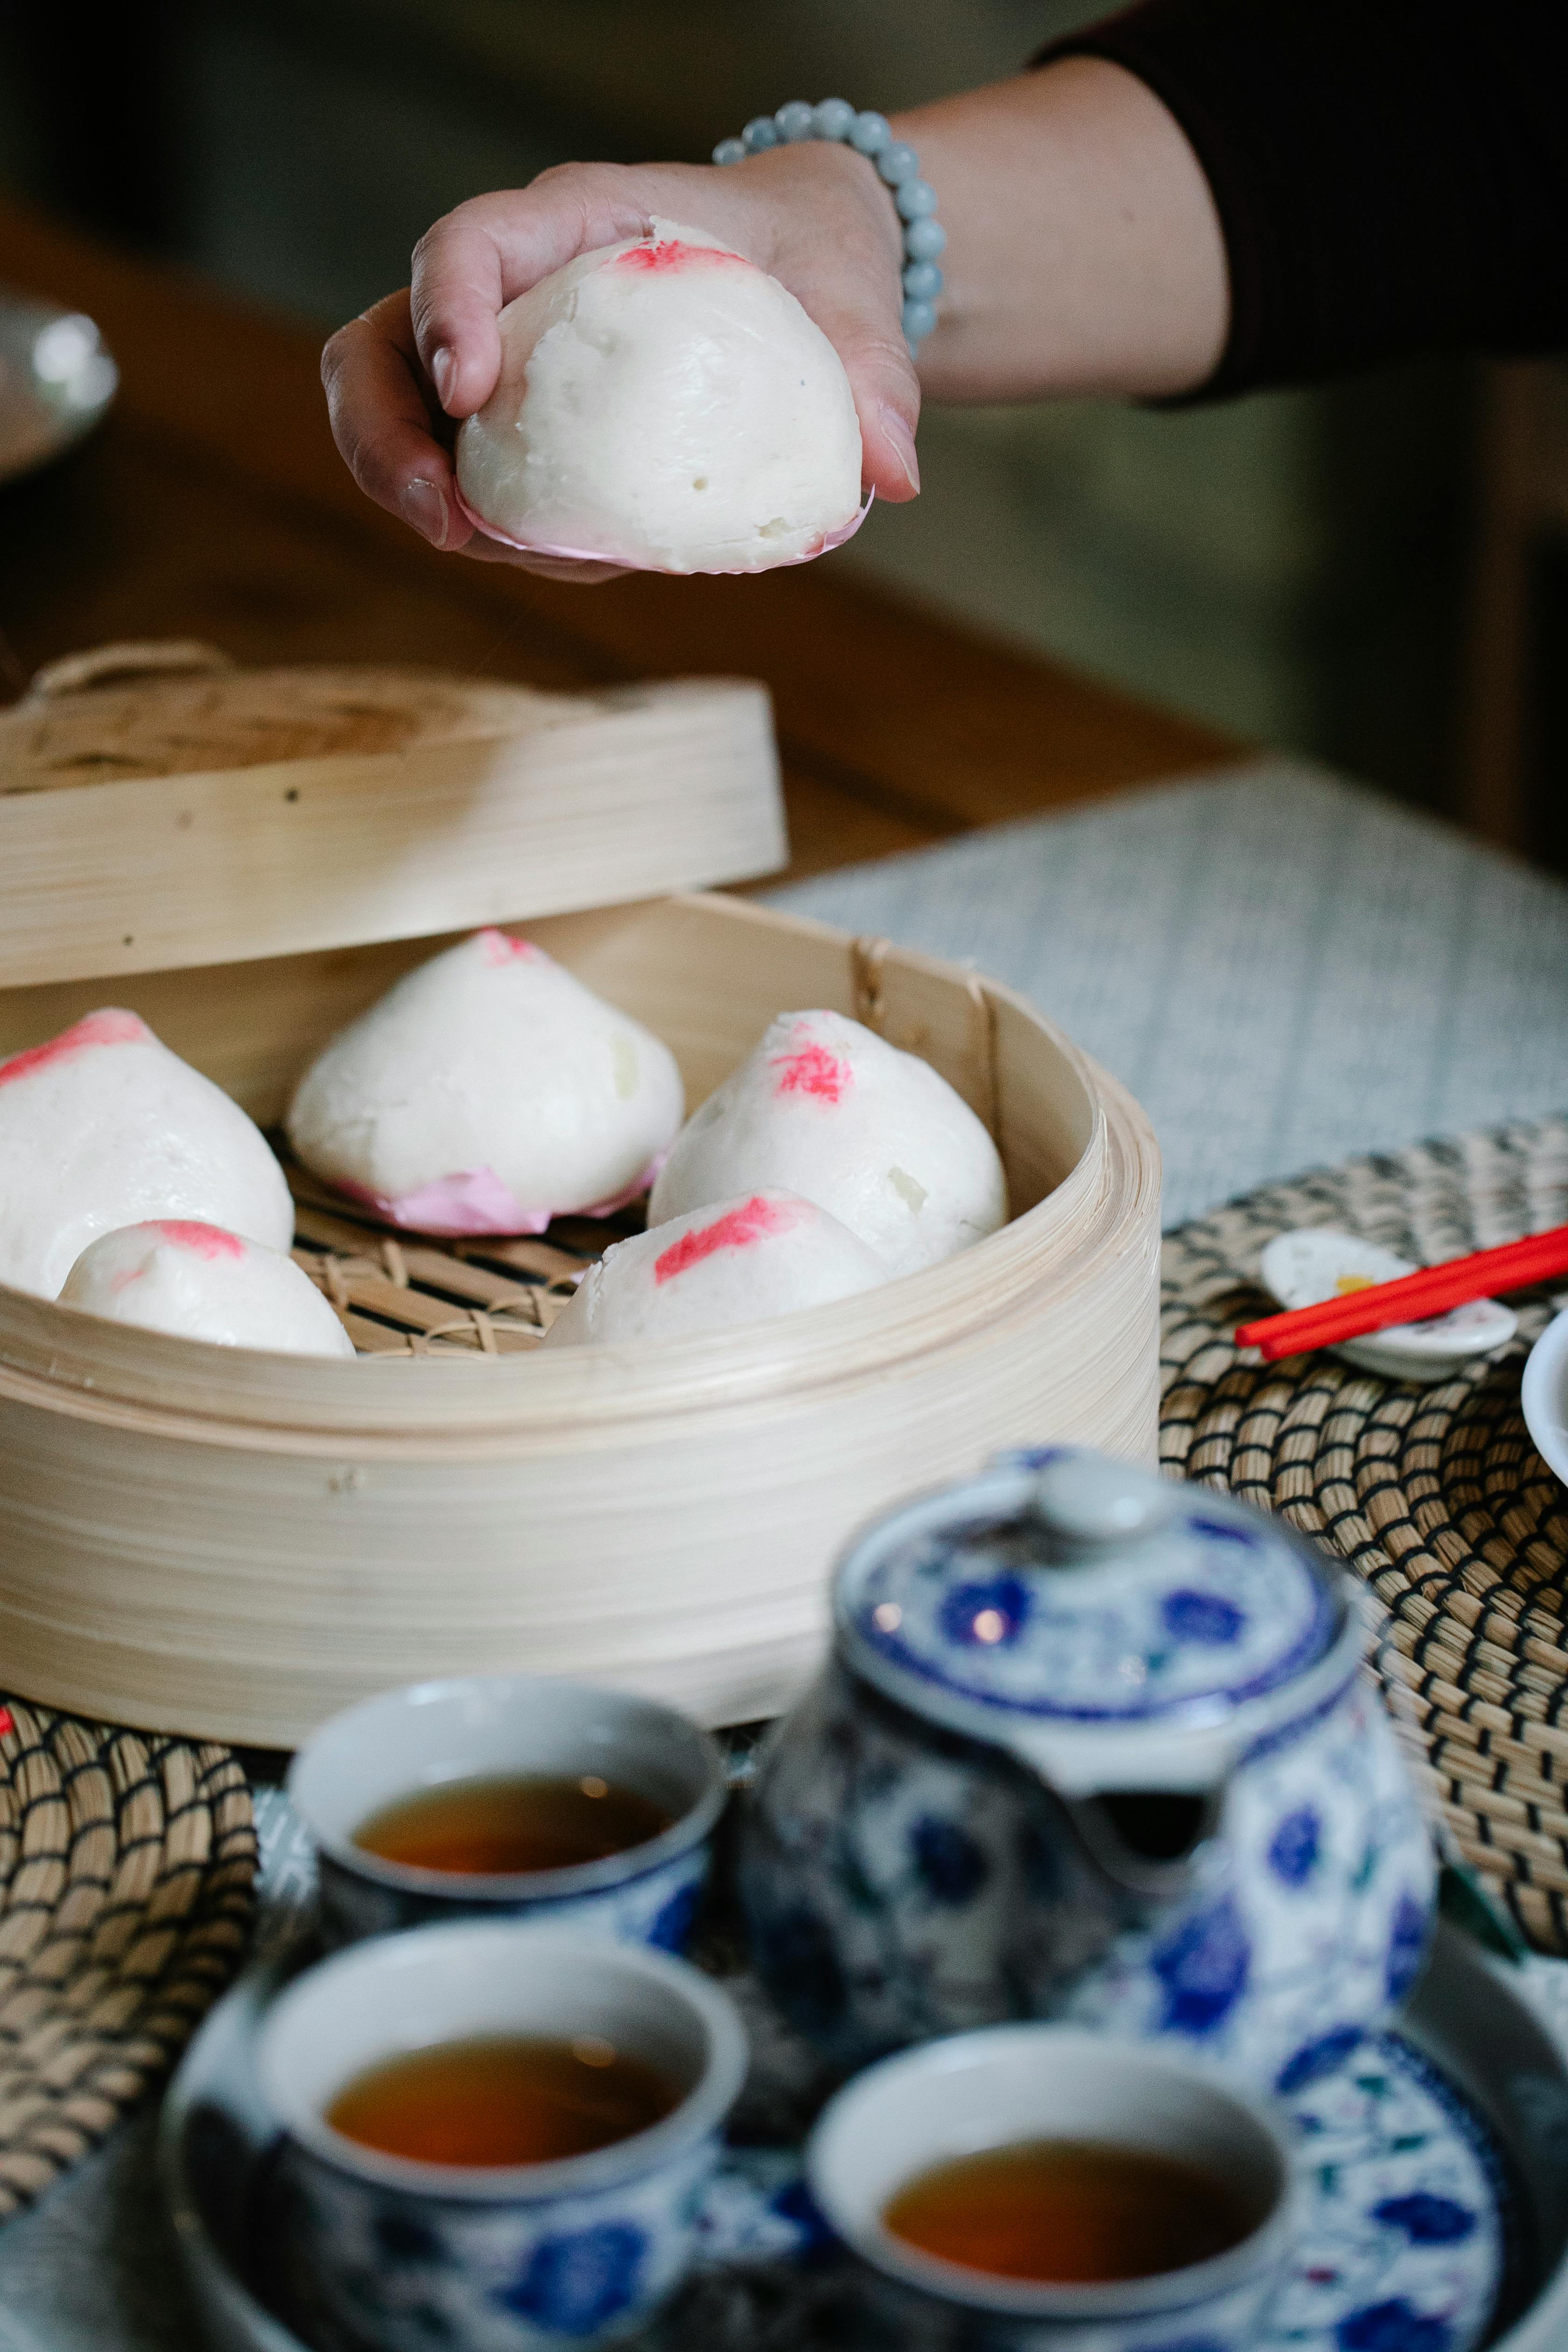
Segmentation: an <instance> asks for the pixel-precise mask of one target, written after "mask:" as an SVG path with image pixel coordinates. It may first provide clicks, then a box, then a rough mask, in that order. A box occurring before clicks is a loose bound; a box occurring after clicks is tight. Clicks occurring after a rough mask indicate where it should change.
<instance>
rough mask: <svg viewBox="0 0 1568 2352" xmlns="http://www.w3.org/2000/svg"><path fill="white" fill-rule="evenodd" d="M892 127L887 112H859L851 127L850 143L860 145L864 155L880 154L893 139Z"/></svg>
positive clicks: (852, 145) (859, 147)
mask: <svg viewBox="0 0 1568 2352" xmlns="http://www.w3.org/2000/svg"><path fill="white" fill-rule="evenodd" d="M892 136H893V133H892V129H891V126H890V125H889V121H888V118H887V116H886V115H885V114H858V115H857V116H856V117H855V120H854V121H853V123H852V124H851V125H850V129H849V144H850V145H851V147H858V149H859V151H860V152H861V154H862V155H879V154H880V153H881V152H882V150H883V148H884V147H886V146H888V145H889V144H890V143H891V141H892Z"/></svg>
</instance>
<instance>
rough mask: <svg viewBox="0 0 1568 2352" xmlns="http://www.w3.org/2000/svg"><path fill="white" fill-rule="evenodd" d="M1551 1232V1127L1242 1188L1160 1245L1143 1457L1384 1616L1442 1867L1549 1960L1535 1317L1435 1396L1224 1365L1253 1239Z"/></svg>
mask: <svg viewBox="0 0 1568 2352" xmlns="http://www.w3.org/2000/svg"><path fill="white" fill-rule="evenodd" d="M1565 1221H1568V1118H1552V1119H1545V1120H1541V1121H1537V1122H1532V1123H1531V1124H1521V1125H1516V1126H1511V1127H1505V1128H1500V1129H1494V1130H1489V1131H1487V1132H1483V1133H1477V1134H1470V1135H1464V1136H1460V1137H1458V1138H1457V1139H1452V1140H1450V1141H1447V1142H1438V1143H1429V1144H1424V1145H1420V1146H1418V1147H1416V1148H1415V1149H1413V1150H1408V1151H1401V1152H1396V1153H1390V1154H1386V1155H1380V1156H1378V1157H1376V1158H1369V1159H1363V1160H1351V1161H1348V1162H1347V1163H1346V1164H1345V1165H1344V1166H1343V1167H1342V1168H1337V1169H1328V1170H1323V1171H1318V1172H1316V1173H1313V1174H1311V1175H1308V1176H1304V1177H1301V1178H1300V1179H1298V1180H1297V1181H1293V1182H1291V1183H1287V1184H1273V1185H1267V1186H1264V1187H1263V1188H1262V1189H1260V1190H1259V1191H1258V1192H1252V1193H1249V1194H1247V1196H1246V1197H1245V1198H1244V1199H1242V1200H1239V1201H1237V1202H1233V1203H1231V1205H1230V1206H1229V1207H1227V1208H1225V1209H1222V1210H1220V1211H1219V1212H1218V1213H1216V1214H1215V1215H1213V1216H1210V1217H1205V1218H1203V1219H1200V1220H1199V1221H1198V1222H1196V1223H1193V1224H1189V1225H1185V1226H1184V1227H1183V1228H1182V1229H1181V1230H1180V1232H1178V1233H1175V1234H1172V1235H1170V1236H1169V1237H1168V1239H1167V1242H1166V1246H1165V1271H1164V1313H1163V1339H1162V1345H1161V1377H1162V1386H1163V1407H1162V1419H1161V1437H1160V1444H1161V1456H1162V1460H1163V1463H1164V1464H1165V1465H1166V1466H1167V1467H1168V1468H1169V1469H1171V1470H1173V1471H1174V1472H1176V1473H1178V1474H1180V1475H1183V1476H1184V1477H1188V1478H1197V1479H1200V1480H1203V1481H1205V1482H1206V1483H1207V1484H1209V1485H1212V1486H1221V1487H1226V1488H1228V1489H1229V1491H1230V1492H1231V1493H1233V1494H1236V1495H1238V1496H1242V1497H1243V1498H1244V1499H1246V1500H1247V1501H1249V1502H1253V1503H1256V1504H1258V1506H1259V1507H1261V1508H1263V1509H1265V1510H1273V1511H1278V1512H1279V1513H1280V1514H1281V1515H1282V1516H1283V1517H1286V1518H1288V1519H1289V1520H1291V1521H1292V1522H1293V1523H1294V1525H1295V1526H1297V1527H1299V1528H1301V1529H1302V1530H1303V1531H1304V1532H1305V1533H1306V1534H1308V1535H1310V1536H1312V1537H1315V1538H1317V1539H1318V1540H1319V1541H1320V1542H1321V1543H1323V1544H1325V1545H1327V1546H1328V1547H1329V1549H1331V1550H1333V1551H1335V1552H1337V1553H1338V1554H1339V1555H1340V1556H1341V1558H1342V1559H1345V1560H1347V1561H1348V1562H1349V1564H1350V1565H1351V1566H1352V1568H1353V1569H1354V1570H1355V1571H1356V1573H1357V1574H1358V1575H1359V1576H1361V1577H1362V1578H1363V1580H1364V1581H1365V1583H1366V1584H1367V1585H1368V1587H1369V1588H1370V1590H1371V1591H1372V1592H1373V1594H1374V1595H1375V1596H1376V1599H1377V1601H1379V1602H1381V1603H1382V1607H1383V1610H1384V1612H1386V1615H1385V1617H1384V1621H1383V1627H1382V1635H1381V1639H1380V1641H1379V1644H1378V1664H1379V1670H1380V1672H1381V1674H1382V1676H1383V1679H1384V1686H1385V1689H1386V1690H1387V1692H1388V1695H1389V1697H1390V1699H1391V1701H1392V1702H1393V1703H1394V1710H1395V1714H1396V1716H1398V1717H1401V1718H1402V1719H1403V1720H1404V1721H1405V1722H1406V1723H1407V1724H1409V1725H1412V1726H1413V1727H1414V1728H1415V1732H1416V1734H1417V1735H1418V1740H1419V1752H1420V1754H1421V1757H1422V1759H1423V1761H1424V1763H1425V1765H1426V1769H1427V1773H1428V1776H1429V1785H1430V1786H1431V1788H1432V1790H1433V1792H1434V1794H1435V1795H1436V1799H1437V1801H1438V1803H1439V1804H1440V1807H1441V1811H1442V1817H1443V1820H1444V1822H1445V1824H1446V1826H1447V1831H1448V1832H1449V1834H1450V1835H1451V1837H1452V1840H1453V1843H1454V1845H1455V1846H1456V1848H1457V1849H1458V1853H1459V1854H1460V1855H1461V1857H1462V1858H1463V1859H1464V1860H1465V1861H1466V1862H1467V1863H1468V1864H1470V1865H1471V1866H1472V1867H1473V1868H1474V1869H1475V1870H1476V1871H1477V1872H1478V1873H1479V1874H1480V1876H1481V1877H1482V1879H1483V1880H1484V1882H1485V1884H1486V1885H1487V1886H1488V1887H1489V1890H1490V1891H1492V1892H1493V1893H1494V1894H1496V1895H1498V1896H1499V1897H1500V1899H1501V1900H1502V1901H1503V1902H1504V1903H1505V1904H1506V1905H1507V1906H1508V1908H1509V1909H1510V1912H1511V1913H1512V1915H1513V1916H1514V1918H1515V1920H1516V1921H1517V1922H1518V1925H1519V1927H1521V1930H1522V1931H1523V1933H1524V1935H1525V1936H1526V1937H1528V1938H1529V1940H1530V1941H1531V1943H1532V1944H1534V1945H1535V1947H1536V1948H1538V1949H1539V1950H1542V1951H1545V1952H1555V1953H1568V1623H1565V1622H1564V1620H1565V1615H1568V1493H1565V1492H1564V1489H1563V1486H1561V1485H1560V1484H1559V1483H1558V1481H1557V1480H1556V1479H1555V1478H1554V1477H1553V1476H1552V1473H1551V1472H1550V1470H1548V1468H1547V1467H1546V1465H1545V1464H1544V1463H1543V1462H1542V1460H1541V1458H1540V1456H1539V1455H1538V1454H1536V1452H1535V1449H1534V1447H1533V1446H1532V1445H1531V1442H1530V1438H1529V1436H1528V1433H1526V1430H1525V1427H1524V1423H1523V1419H1522V1417H1521V1412H1520V1403H1519V1384H1520V1372H1521V1366H1522V1363H1523V1360H1524V1357H1525V1354H1526V1353H1527V1351H1528V1349H1529V1348H1530V1346H1531V1342H1532V1341H1533V1340H1534V1339H1536V1338H1538V1337H1539V1335H1540V1333H1541V1331H1542V1328H1544V1326H1545V1324H1546V1322H1547V1321H1548V1319H1549V1318H1550V1316H1551V1314H1552V1311H1553V1310H1552V1302H1551V1300H1550V1298H1549V1297H1548V1296H1547V1295H1546V1293H1544V1292H1542V1291H1537V1292H1533V1293H1526V1294H1524V1295H1523V1296H1522V1297H1521V1298H1517V1299H1514V1300H1512V1301H1511V1302H1510V1303H1511V1304H1513V1305H1514V1306H1515V1307H1517V1308H1518V1310H1519V1318H1520V1331H1519V1336H1518V1338H1517V1339H1516V1340H1515V1341H1514V1342H1513V1343H1512V1344H1511V1345H1510V1347H1509V1348H1507V1349H1504V1350H1503V1351H1502V1352H1501V1353H1500V1354H1499V1355H1497V1356H1494V1357H1490V1358H1488V1359H1486V1360H1484V1361H1482V1362H1480V1363H1478V1364H1476V1365H1475V1366H1473V1367H1472V1368H1471V1369H1470V1370H1468V1371H1467V1372H1465V1373H1463V1374H1462V1375H1461V1376H1460V1377H1459V1378H1458V1379H1457V1380H1454V1381H1448V1382H1447V1383H1446V1384H1445V1385H1443V1386H1442V1387H1440V1388H1424V1389H1421V1388H1415V1387H1411V1386H1408V1385H1406V1384H1405V1383H1404V1382H1398V1381H1384V1380H1381V1379H1379V1378H1378V1377H1377V1376H1376V1375H1375V1374H1372V1373H1367V1372H1361V1371H1358V1370H1354V1369H1353V1368H1352V1366H1350V1365H1348V1364H1343V1363H1342V1362H1341V1361H1340V1360H1338V1358H1336V1357H1334V1356H1331V1355H1328V1354H1316V1355H1311V1356H1304V1357H1292V1358H1289V1359H1288V1360H1285V1361H1284V1362H1282V1363H1279V1364H1271V1365H1261V1364H1258V1362H1256V1361H1255V1360H1243V1359H1242V1358H1241V1357H1240V1356H1239V1355H1238V1353H1237V1349H1236V1348H1235V1346H1234V1345H1233V1343H1232V1341H1231V1338H1230V1332H1231V1328H1232V1327H1233V1326H1234V1325H1236V1324H1237V1323H1239V1322H1244V1321H1246V1320H1247V1318H1249V1317H1251V1316H1254V1315H1257V1314H1258V1313H1259V1312H1266V1311H1268V1303H1269V1302H1268V1301H1267V1299H1266V1297H1265V1295H1264V1294H1263V1293H1262V1292H1261V1291H1260V1289H1259V1287H1258V1258H1259V1255H1260V1253H1261V1250H1262V1248H1263V1245H1264V1244H1265V1243H1266V1242H1267V1241H1268V1240H1269V1239H1270V1238H1271V1237H1272V1236H1273V1235H1274V1234H1277V1233H1281V1232H1284V1231H1286V1230H1287V1229H1288V1228H1289V1227H1291V1226H1297V1225H1335V1226H1340V1227H1343V1228H1345V1229H1347V1230H1349V1231H1350V1232H1352V1233H1358V1234H1365V1235H1366V1236H1367V1237H1368V1238H1369V1239H1371V1240H1373V1241H1376V1242H1380V1243H1382V1244H1384V1245H1385V1246H1387V1247H1389V1248H1393V1249H1395V1250H1398V1251H1399V1252H1401V1253H1402V1254H1403V1255H1405V1256H1407V1257H1409V1258H1412V1259H1414V1260H1415V1261H1416V1262H1418V1263H1433V1262H1436V1261H1437V1260H1439V1259H1442V1258H1447V1257H1453V1256H1457V1255H1460V1254H1462V1253H1463V1252H1465V1251H1467V1250H1472V1249H1481V1248H1486V1247H1489V1246H1490V1245H1491V1244H1494V1243H1498V1242H1503V1241H1510V1240H1512V1239H1514V1238H1515V1237H1516V1236H1517V1235H1519V1234H1525V1233H1530V1232H1534V1231H1539V1230H1540V1229H1542V1228H1543V1227H1545V1226H1548V1225H1553V1224H1560V1223H1563V1222H1565Z"/></svg>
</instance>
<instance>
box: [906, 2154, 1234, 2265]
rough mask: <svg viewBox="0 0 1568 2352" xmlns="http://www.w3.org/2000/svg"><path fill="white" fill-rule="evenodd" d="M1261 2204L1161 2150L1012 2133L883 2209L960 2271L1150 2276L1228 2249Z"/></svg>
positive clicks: (915, 2184)
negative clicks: (1006, 2141) (1002, 2143)
mask: <svg viewBox="0 0 1568 2352" xmlns="http://www.w3.org/2000/svg"><path fill="white" fill-rule="evenodd" d="M1261 2218H1262V2210H1261V2208H1260V2206H1259V2204H1258V2202H1257V2201H1256V2200H1253V2199H1252V2198H1249V2197H1248V2196H1247V2194H1246V2193H1245V2192H1244V2191H1243V2190H1241V2189H1238V2188H1237V2185H1236V2184H1235V2183H1234V2182H1233V2181H1231V2180H1227V2179H1224V2178H1222V2176H1221V2175H1219V2174H1218V2173H1215V2172H1211V2171H1210V2170H1208V2168H1206V2167H1205V2166H1202V2165H1198V2164H1193V2163H1190V2162H1187V2161H1185V2160H1184V2159H1183V2158H1176V2157H1172V2156H1167V2155H1164V2154H1163V2153H1162V2152H1160V2151H1159V2150H1157V2149H1153V2148H1146V2147H1121V2146H1118V2145H1116V2144H1114V2143H1112V2142H1106V2141H1100V2140H1078V2139H1030V2140H1016V2141H1013V2142H1011V2143H1010V2144H1008V2145H1007V2146H1005V2147H990V2148H983V2149H981V2150H979V2151H978V2152H977V2153H975V2154H973V2155H969V2156H959V2157H952V2158H949V2159H948V2160H947V2161H946V2162H944V2163H942V2164H935V2165H932V2166H931V2167H930V2168H929V2169H927V2170H926V2171H923V2172H919V2173H916V2175H915V2176H914V2178H913V2179H911V2180H907V2181H906V2182H905V2183H904V2184H903V2186H902V2187H901V2188H900V2189H899V2190H898V2191H897V2192H896V2193H895V2194H894V2195H893V2196H892V2197H891V2198H890V2199H889V2201H888V2203H887V2205H886V2206H885V2207H884V2208H883V2212H882V2221H883V2223H884V2226H885V2227H886V2228H887V2229H888V2230H889V2231H891V2233H892V2234H893V2236H894V2237H896V2238H901V2239H902V2240H903V2241H904V2242H905V2243H906V2244H907V2245H911V2246H915V2247H918V2248H919V2249H920V2251H921V2252H922V2253H927V2254H935V2255H937V2256H938V2257H939V2258H940V2259H941V2260H942V2261H943V2262H948V2263H960V2264H962V2265H963V2268H964V2269H966V2270H973V2271H984V2272H987V2273H990V2274H991V2275H992V2276H993V2277H996V2278H1011V2279H1029V2280H1036V2281H1039V2282H1041V2283H1048V2284H1054V2285H1068V2284H1073V2285H1077V2284H1084V2285H1100V2284H1106V2283H1108V2282H1110V2281H1112V2280H1120V2279H1139V2278H1151V2277H1156V2276H1158V2275H1160V2274H1161V2273H1163V2272H1166V2271H1177V2270H1185V2269H1186V2268H1188V2267H1189V2265H1191V2264H1192V2263H1204V2262H1208V2261H1210V2260H1211V2259H1212V2258H1213V2257H1214V2256H1215V2255H1216V2254H1223V2253H1227V2252H1229V2250H1230V2249H1231V2247H1233V2246H1237V2245H1239V2244H1240V2242H1241V2241H1242V2240H1243V2239H1244V2238H1246V2237H1247V2236H1248V2235H1250V2233H1251V2231H1253V2230H1255V2229H1256V2228H1257V2226H1258V2221H1260V2220H1261Z"/></svg>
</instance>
